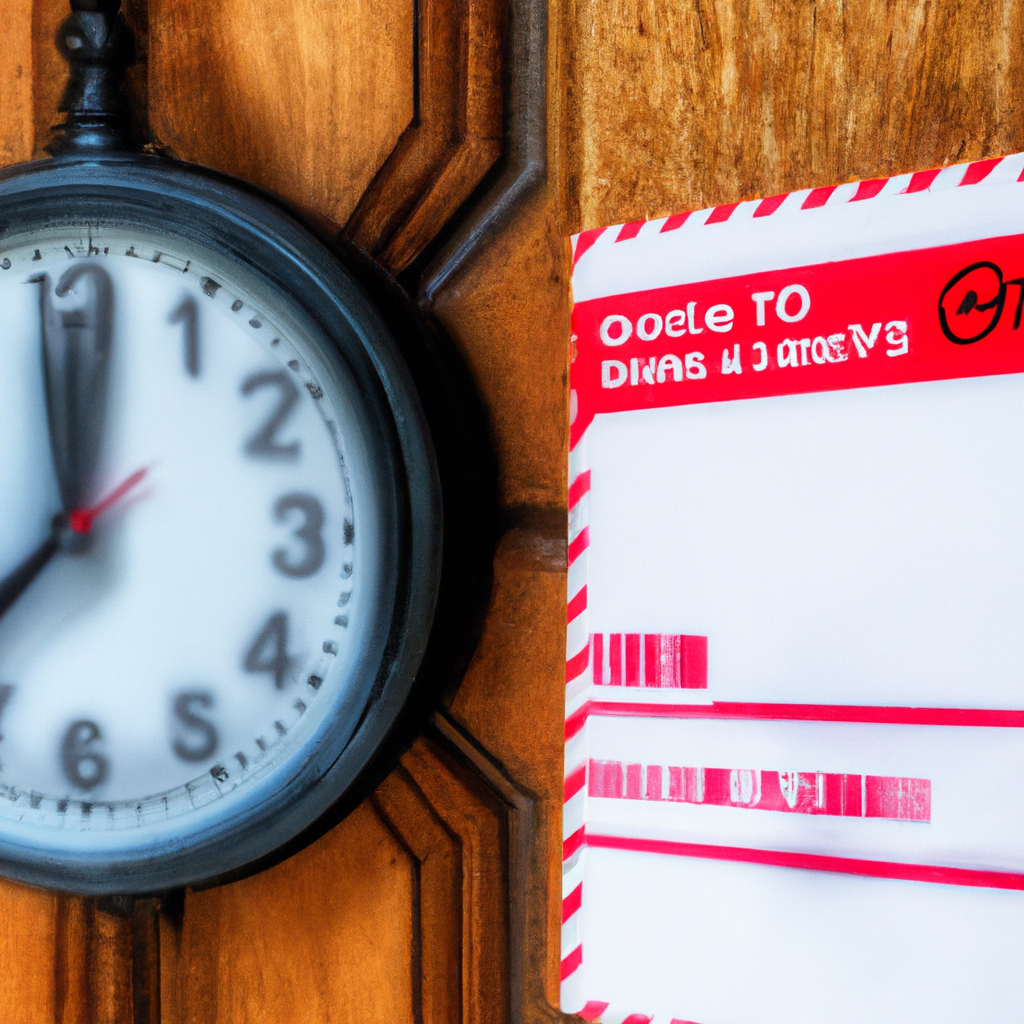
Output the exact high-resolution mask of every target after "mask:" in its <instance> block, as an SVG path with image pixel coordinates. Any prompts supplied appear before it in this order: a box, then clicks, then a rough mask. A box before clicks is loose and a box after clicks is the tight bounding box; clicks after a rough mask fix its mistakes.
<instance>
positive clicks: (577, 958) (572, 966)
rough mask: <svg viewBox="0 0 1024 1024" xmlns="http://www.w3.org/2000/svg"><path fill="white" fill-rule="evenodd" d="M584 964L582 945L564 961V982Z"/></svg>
mask: <svg viewBox="0 0 1024 1024" xmlns="http://www.w3.org/2000/svg"><path fill="white" fill-rule="evenodd" d="M582 963H583V946H582V944H581V945H579V946H577V947H576V948H575V949H574V950H573V951H572V952H571V953H570V954H569V955H568V956H567V957H566V958H565V959H564V960H563V961H562V981H565V979H566V978H568V977H569V975H570V974H572V972H573V971H575V970H577V969H578V968H579V966H580V964H582Z"/></svg>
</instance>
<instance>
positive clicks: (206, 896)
mask: <svg viewBox="0 0 1024 1024" xmlns="http://www.w3.org/2000/svg"><path fill="white" fill-rule="evenodd" d="M126 6H127V13H128V15H129V20H130V21H131V23H132V25H133V27H135V29H136V31H137V34H138V36H139V39H140V48H139V49H140V53H139V55H140V64H139V65H138V67H137V68H136V69H135V70H134V71H133V72H132V76H131V77H130V79H129V82H130V88H131V91H132V98H133V102H134V103H135V105H136V108H137V109H141V107H143V106H145V103H146V94H147V93H148V101H149V119H150V122H151V126H152V129H153V132H154V135H155V137H156V141H158V142H159V143H161V144H163V145H166V146H167V147H169V148H170V149H171V150H172V151H173V152H175V153H176V154H177V155H179V156H181V157H183V158H186V159H190V160H196V161H199V162H202V163H207V164H210V165H212V166H215V167H218V168H220V169H222V170H225V171H227V172H229V173H232V174H237V175H239V176H241V177H244V178H247V179H249V180H251V181H254V182H256V183H258V184H260V185H262V186H264V187H267V188H269V189H271V190H273V191H275V192H277V193H278V194H280V195H282V196H283V197H285V198H286V199H287V200H289V201H290V202H292V203H294V204H295V205H296V206H297V207H298V208H300V209H301V210H302V211H304V212H305V213H306V214H307V215H308V216H310V217H311V218H313V219H314V220H315V221H317V223H319V224H320V225H321V226H322V227H325V228H326V229H328V230H337V229H339V228H340V227H341V226H342V225H345V224H346V222H347V228H346V230H347V232H348V235H349V237H350V238H354V239H356V240H357V241H359V242H360V243H361V244H362V245H364V246H365V247H366V248H368V249H370V250H372V251H375V252H377V253H378V254H382V255H383V256H384V257H385V258H386V259H387V260H388V261H390V265H391V267H392V268H393V269H398V268H400V267H404V266H408V265H409V263H410V261H411V260H414V259H415V257H416V256H417V255H418V254H419V253H420V252H421V251H422V250H423V248H424V246H428V245H429V244H430V241H431V239H432V238H433V236H434V235H435V234H436V232H438V231H439V230H440V229H441V228H442V225H443V222H444V221H445V219H446V218H447V217H448V216H449V215H450V214H451V213H452V211H453V210H455V209H456V208H457V207H458V206H459V205H460V204H461V203H462V202H463V201H464V200H465V199H466V197H467V196H468V195H469V194H470V192H471V191H472V189H473V188H474V186H475V185H476V183H477V182H478V181H480V180H481V176H482V175H483V174H485V173H486V171H487V169H488V168H489V167H490V166H491V164H492V163H493V162H494V160H495V159H496V158H497V156H498V150H499V148H500V146H499V136H500V131H499V125H500V121H501V114H502V101H501V95H500V83H501V73H502V54H503V53H504V39H505V35H504V33H505V31H506V29H507V26H506V25H505V24H504V22H503V21H502V18H501V16H500V12H501V11H502V10H503V8H502V6H501V5H500V4H499V3H496V2H494V0H419V3H418V4H416V5H415V6H414V3H413V0H353V2H351V3H337V2H332V0H296V2H294V3H288V4H277V5H273V4H266V3H262V2H257V0H208V2H204V3H194V4H188V3H182V2H180V0H148V4H147V3H146V0H131V3H130V4H128V5H126ZM549 10H550V15H549V17H550V20H549V27H550V34H549V86H548V105H547V110H546V111H545V112H544V114H545V116H546V117H547V124H548V139H549V154H548V164H549V170H548V176H547V180H546V182H545V184H544V186H543V187H542V188H541V189H540V190H538V191H537V192H535V193H534V194H533V196H532V198H531V199H530V200H529V202H528V203H526V204H525V205H524V206H523V207H522V208H521V209H520V210H519V211H518V213H517V214H516V216H515V217H514V218H513V219H512V220H511V221H510V222H509V223H507V224H506V225H505V227H504V228H503V229H502V230H501V231H500V232H499V233H498V234H497V235H495V236H494V237H492V238H491V240H490V242H489V244H487V245H485V246H483V247H481V248H480V249H479V250H477V252H476V253H475V255H474V257H473V258H472V259H471V260H470V262H469V264H468V266H466V267H465V268H464V270H463V272H462V273H461V274H460V275H459V276H458V277H457V279H456V280H454V281H453V282H452V284H451V286H450V287H448V288H447V289H446V290H445V291H443V292H442V293H441V295H440V296H439V297H438V299H437V302H436V305H435V313H436V315H437V317H438V318H439V320H440V321H441V323H442V324H443V325H444V326H445V328H446V329H447V330H448V332H449V333H450V335H451V336H452V338H453V339H454V341H455V343H456V345H457V346H458V348H459V350H460V351H461V352H462V354H463V356H464V358H465V360H466V363H467V365H468V366H469V367H470V369H471V372H472V374H473V376H474V378H475V380H476V382H477V385H478V387H479V390H480V392H481V395H482V396H483V399H484V401H485V403H486V405H487V408H488V410H489V413H490V419H491V426H492V431H493V437H494V442H495V447H496V452H497V457H498V462H499V469H500V494H501V501H502V505H503V509H504V512H503V514H504V520H505V523H506V525H507V530H506V532H505V535H504V536H503V538H502V540H501V543H500V544H499V547H498V551H497V555H496V559H495V586H494V592H493V595H492V599H491V604H490V608H489V611H488V617H487V622H486V625H485V628H484V633H483V637H482V640H481V643H480V646H479V648H478V650H477V653H476V656H475V658H474V659H473V662H472V664H471V666H470V669H469V671H468V673H467V675H466V678H465V680H464V681H463V684H462V686H461V688H460V689H459V691H458V693H457V694H456V695H455V697H454V699H453V701H452V703H451V706H450V708H449V709H448V711H447V714H448V715H449V716H450V722H451V723H452V724H451V728H452V729H457V730H460V731H459V732H458V737H457V738H458V742H455V740H453V739H452V737H453V736H454V735H455V734H454V733H451V732H450V731H449V732H448V733H444V730H441V732H437V731H436V730H435V731H434V732H430V734H429V735H427V736H425V737H424V738H423V739H420V740H418V741H417V743H416V744H415V745H414V746H413V748H412V749H411V750H410V751H409V752H408V753H407V754H406V755H405V757H404V759H403V761H402V764H401V765H400V766H399V768H398V769H396V771H395V772H394V773H393V774H392V775H391V776H390V777H389V778H388V779H387V780H386V781H385V782H384V783H383V784H382V785H381V787H380V788H379V789H378V791H377V792H376V793H375V794H374V796H373V797H372V798H370V799H368V800H367V801H366V802H364V803H363V804H362V805H361V806H360V807H359V808H358V809H357V810H356V811H355V812H354V813H353V814H352V815H351V816H350V817H349V818H347V819H346V820H345V821H344V822H342V823H341V824H340V825H339V826H337V827H336V828H335V829H334V830H333V831H331V832H330V833H328V834H327V835H325V836H324V837H323V838H321V839H320V840H319V841H318V842H316V843H315V844H313V845H312V846H310V847H309V848H308V849H306V850H305V851H303V852H302V853H300V854H298V855H296V856H295V857H293V858H291V859H290V860H288V861H286V862H284V863H283V864H280V865H278V866H277V867H275V868H273V869H271V870H269V871H267V872H264V873H263V874H260V875H257V876H255V877H253V878H250V879H247V880H245V881H242V882H238V883H235V884H233V885H229V886H225V887H222V888H219V889H213V890H209V891H205V892H198V893H188V894H181V895H179V896H178V897H175V898H173V899H171V900H169V901H168V902H167V903H166V905H165V907H164V909H163V911H162V912H161V914H160V915H159V919H157V916H156V914H155V911H154V910H153V908H152V907H148V908H147V907H145V906H143V907H141V908H137V909H136V911H135V913H134V915H133V916H131V917H119V916H117V915H116V914H109V913H107V912H105V911H104V910H103V909H101V908H100V907H98V906H97V905H95V904H93V903H90V902H87V901H82V900H75V899H71V898H66V897H60V898H57V897H54V896H51V895H49V894H45V893H40V892H36V891H33V890H29V889H26V888H24V887H20V886H16V885H13V884H10V883H0V952H2V953H3V955H4V956H5V959H6V963H7V964H8V965H9V966H8V969H7V970H6V971H4V972H3V973H2V975H0V1020H2V1021H4V1022H6V1021H13V1022H18V1024H20V1022H21V1021H25V1022H27V1024H36V1022H42V1021H50V1020H54V1021H59V1022H61V1024H71V1022H79V1021H82V1022H86V1021H88V1022H90V1024H101V1022H102V1024H106V1022H118V1024H120V1022H121V1021H125V1022H132V1024H158V1021H159V1020H162V1021H164V1022H166V1024H259V1022H268V1024H270V1022H273V1024H289V1022H292V1021H295V1022H298V1021H302V1022H310V1024H327V1022H328V1021H330V1022H347V1021H353V1022H355V1021H359V1022H362V1021H364V1020H373V1021H388V1022H392V1021H393V1022H396V1024H403V1022H409V1024H413V1022H416V1024H442V1022H443V1024H457V1022H458V1024H462V1022H465V1024H477V1022H479V1024H504V1022H506V1021H508V1022H510V1024H511V1022H513V1021H514V1022H516V1024H518V1022H519V1021H523V1022H529V1024H538V1022H541V1021H546V1022H554V1021H557V1020H558V1019H560V1015H559V1014H558V1013H557V1011H556V1010H555V1009H554V1006H556V1005H557V996H558V957H559V950H558V941H559V907H560V886H559V879H560V860H559V846H560V797H561V788H562V744H561V734H562V718H563V706H562V686H563V680H564V665H563V661H564V643H565V637H564V629H565V626H564V621H565V620H564V615H565V610H564V605H565V576H564V573H565V532H564V529H565V518H564V516H565V448H566V434H567V409H566V387H567V345H566V338H567V333H568V309H569V306H568V248H567V243H566V236H567V234H568V231H569V230H570V229H571V230H578V229H579V228H581V227H593V226H598V225H601V224H607V223H617V222H621V221H628V220H634V219H639V218H643V217H650V216H657V215H660V214H666V213H669V212H672V211H675V210H680V209H686V208H695V207H701V206H706V205H710V204H714V203H718V202H725V201H731V200H735V199H741V198H749V197H753V196H756V195H771V194H777V193H780V192H785V191H788V190H790V189H794V188H800V187H807V186H814V185H824V184H830V183H834V182H837V181H842V180H845V179H850V178H855V177H877V176H882V175H887V174H891V173H894V172H898V171H903V170H909V169H914V168H919V167H928V166H934V165H937V164H940V163H945V162H950V161H955V160H966V159H974V158H979V157H984V156H989V155H997V154H999V153H1003V152H1009V151H1013V150H1019V149H1024V110H1022V109H1021V107H1022V102H1024V101H1022V99H1021V97H1022V95H1024V92H1022V86H1024V81H1022V78H1024V67H1022V65H1024V58H1022V57H1021V55H1020V45H1019V41H1020V39H1021V38H1022V35H1024V9H1022V6H1021V5H1020V4H1019V3H1014V2H1010V0H856V2H852V0H799V2H795V3H788V4H783V3H778V2H777V0H681V2H678V3H674V4H657V3H654V2H653V0H603V2H600V3H599V2H597V0H555V2H553V3H552V4H551V5H550V9H549ZM66 11H67V6H66V0H35V2H34V3H33V2H31V0H8V3H6V4H4V5H3V9H2V10H0V53H2V54H3V60H2V61H0V163H5V164H9V163H13V162H17V161H19V160H23V159H26V158H28V157H29V156H30V155H31V154H32V153H35V154H37V155H38V154H41V153H42V147H43V145H44V144H45V142H46V141H47V137H48V129H49V126H50V125H51V124H52V122H53V121H54V119H55V115H56V107H57V103H58V101H59V97H60V93H61V90H62V88H63V80H64V69H63V67H62V66H61V64H60V62H59V61H58V60H57V58H56V56H55V54H54V52H53V49H52V38H53V34H54V32H55V31H56V28H57V25H58V24H59V23H60V21H61V20H62V19H63V18H64V17H65V16H66ZM414 12H418V17H419V21H418V22H416V21H414V17H415V16H416V15H415V13H414ZM147 37H148V42H147ZM414 284H415V282H413V285H414ZM448 720H449V719H446V721H448ZM446 728H447V727H446ZM442 733H444V735H442ZM445 737H447V739H446V738H445ZM108 909H109V908H108Z"/></svg>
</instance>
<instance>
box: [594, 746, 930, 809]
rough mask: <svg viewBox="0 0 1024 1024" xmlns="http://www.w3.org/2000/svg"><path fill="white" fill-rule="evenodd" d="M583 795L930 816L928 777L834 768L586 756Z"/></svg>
mask: <svg viewBox="0 0 1024 1024" xmlns="http://www.w3.org/2000/svg"><path fill="white" fill-rule="evenodd" d="M587 776H588V784H587V793H588V795H589V796H593V797H602V798H604V799H613V800H659V801H666V802H670V803H687V804H706V805H710V806H717V807H740V808H746V809H750V810H759V811H779V812H782V813H786V814H824V815H832V816H837V817H852V818H886V819H889V820H892V821H925V822H926V821H930V820H931V782H930V780H928V779H912V778H898V777H894V776H885V775H849V774H840V773H834V772H787V771H782V772H780V771H763V770H760V769H750V768H687V767H683V766H681V765H667V766H665V765H657V764H649V765H644V764H629V763H624V762H622V761H601V760H591V761H590V766H589V771H588V773H587Z"/></svg>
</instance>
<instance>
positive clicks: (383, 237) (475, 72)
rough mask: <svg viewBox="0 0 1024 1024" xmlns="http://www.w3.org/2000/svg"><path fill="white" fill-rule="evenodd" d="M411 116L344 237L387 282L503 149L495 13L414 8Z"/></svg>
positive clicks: (497, 8)
mask: <svg viewBox="0 0 1024 1024" xmlns="http://www.w3.org/2000/svg"><path fill="white" fill-rule="evenodd" d="M416 19H417V41H418V47H417V54H416V66H415V75H416V110H415V113H414V116H413V120H412V123H411V124H410V125H409V127H408V128H406V129H405V131H404V132H403V133H402V136H401V138H400V139H399V140H398V144H397V145H396V146H395V148H394V150H393V151H392V153H391V155H390V156H389V157H388V159H387V161H386V162H385V163H384V165H383V166H382V167H381V169H380V170H379V171H378V173H377V175H376V177H375V178H374V180H373V181H372V183H371V184H370V187H369V188H368V189H367V190H366V192H365V194H364V195H363V198H362V200H361V202H360V203H359V205H358V206H357V207H356V209H355V211H354V212H353V214H352V216H351V217H350V218H349V221H348V223H347V224H346V225H345V229H344V234H345V236H346V237H347V238H348V239H349V240H350V241H352V242H354V243H355V244H356V245H358V246H360V247H361V248H363V249H365V250H366V251H367V252H370V253H372V254H374V255H375V256H376V257H377V259H379V260H380V261H381V262H382V263H383V264H384V265H385V266H387V267H388V269H390V270H391V271H392V272H393V273H397V272H398V271H400V270H402V269H404V268H405V267H406V266H408V265H409V263H411V262H412V261H413V259H415V258H416V256H417V255H419V253H420V252H421V251H422V250H423V248H424V247H425V246H426V245H427V243H428V242H430V240H431V239H432V238H433V237H434V236H435V235H436V234H437V232H438V231H439V230H440V229H441V227H442V226H443V225H444V223H445V221H447V220H448V218H449V217H450V216H451V215H452V213H454V212H455V210H456V209H458V207H459V206H460V205H461V204H462V203H463V202H464V201H465V199H466V198H467V197H468V196H469V195H470V194H471V193H472V191H473V189H475V188H476V186H477V185H478V184H479V183H480V181H481V179H482V178H483V176H484V175H485V174H486V173H487V171H488V170H489V169H490V168H491V166H492V165H493V164H494V162H495V161H496V160H497V159H498V157H499V156H500V154H501V149H502V88H501V83H502V69H503V46H502V42H503V39H502V35H503V33H502V4H501V3H500V2H496V0H419V4H418V8H417V11H416Z"/></svg>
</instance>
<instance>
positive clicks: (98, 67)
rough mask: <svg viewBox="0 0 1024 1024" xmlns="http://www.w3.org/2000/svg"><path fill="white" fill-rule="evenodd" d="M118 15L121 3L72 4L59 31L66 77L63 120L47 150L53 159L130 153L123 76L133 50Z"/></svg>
mask: <svg viewBox="0 0 1024 1024" xmlns="http://www.w3.org/2000/svg"><path fill="white" fill-rule="evenodd" d="M120 10H121V0H71V12H72V13H71V17H69V18H68V19H67V21H65V22H64V24H63V25H61V27H60V29H59V30H58V31H57V49H58V50H60V52H61V55H62V56H63V57H64V59H65V60H66V61H67V62H68V66H69V76H68V84H67V87H66V88H65V90H64V96H63V98H62V99H61V101H60V107H59V108H58V109H59V110H60V111H61V113H62V114H64V115H65V117H64V120H63V121H62V122H61V123H60V124H58V125H55V126H54V129H53V131H54V133H55V138H54V140H53V142H51V143H50V145H49V146H47V147H46V149H47V152H49V153H50V154H52V155H53V156H65V155H70V154H86V153H98V152H110V151H112V150H124V149H128V148H131V147H130V144H129V143H130V135H131V131H130V124H129V119H128V112H127V103H126V98H125V90H124V72H125V68H126V67H127V66H128V65H129V64H131V63H132V61H133V60H134V45H133V41H132V34H131V31H130V30H129V28H128V26H127V25H126V24H125V21H124V18H123V16H122V15H121V13H120Z"/></svg>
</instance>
